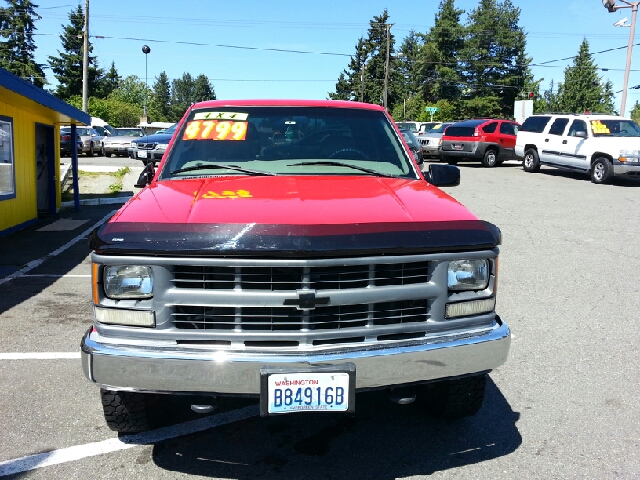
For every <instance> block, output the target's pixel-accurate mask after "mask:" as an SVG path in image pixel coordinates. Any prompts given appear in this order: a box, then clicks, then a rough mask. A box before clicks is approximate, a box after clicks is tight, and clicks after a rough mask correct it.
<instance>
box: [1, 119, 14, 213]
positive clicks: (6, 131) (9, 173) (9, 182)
mask: <svg viewBox="0 0 640 480" xmlns="http://www.w3.org/2000/svg"><path fill="white" fill-rule="evenodd" d="M14 165H15V162H14V158H13V120H12V119H11V118H9V117H3V116H0V200H6V199H8V198H15V197H16V176H15V172H14V168H15V167H14Z"/></svg>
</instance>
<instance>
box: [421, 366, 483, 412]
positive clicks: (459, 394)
mask: <svg viewBox="0 0 640 480" xmlns="http://www.w3.org/2000/svg"><path fill="white" fill-rule="evenodd" d="M486 385H487V376H486V375H485V374H483V375H474V376H471V377H464V378H458V379H455V380H443V381H440V382H435V383H429V384H426V385H423V386H422V387H421V391H420V393H421V396H424V400H425V404H426V408H427V412H428V413H429V414H431V415H432V416H434V417H437V418H442V419H445V420H457V419H460V418H464V417H470V416H472V415H475V414H476V413H478V411H479V410H480V408H481V407H482V402H483V401H484V394H485V390H486Z"/></svg>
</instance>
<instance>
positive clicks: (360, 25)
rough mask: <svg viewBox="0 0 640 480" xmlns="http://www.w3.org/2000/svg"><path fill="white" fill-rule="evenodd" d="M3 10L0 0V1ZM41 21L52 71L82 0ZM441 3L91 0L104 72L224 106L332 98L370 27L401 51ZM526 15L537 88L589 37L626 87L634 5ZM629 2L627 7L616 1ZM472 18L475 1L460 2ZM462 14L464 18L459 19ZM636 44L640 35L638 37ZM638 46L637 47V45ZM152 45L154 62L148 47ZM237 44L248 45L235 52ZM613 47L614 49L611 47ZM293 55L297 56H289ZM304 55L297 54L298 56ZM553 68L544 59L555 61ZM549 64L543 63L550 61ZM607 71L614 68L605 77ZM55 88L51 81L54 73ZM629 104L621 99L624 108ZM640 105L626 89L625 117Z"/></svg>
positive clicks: (522, 4)
mask: <svg viewBox="0 0 640 480" xmlns="http://www.w3.org/2000/svg"><path fill="white" fill-rule="evenodd" d="M2 3H4V2H3V1H2V0H0V4H2ZM34 3H35V4H37V5H38V8H37V9H36V11H37V12H38V13H39V14H40V15H41V16H42V19H41V20H38V21H37V22H36V28H37V32H36V33H37V35H36V36H35V37H34V39H35V42H36V45H37V47H38V48H37V50H36V61H38V62H39V63H45V64H46V63H47V59H48V57H49V56H55V55H57V53H58V51H59V50H61V49H62V46H61V42H60V38H59V36H60V34H61V33H62V30H63V25H68V23H69V13H70V12H71V11H72V10H74V9H75V8H76V7H77V6H78V5H81V6H82V7H83V8H84V4H85V1H84V0H34ZM439 3H440V1H439V0H413V1H407V0H403V1H399V0H342V1H339V0H317V1H307V0H298V1H293V0H286V1H285V0H188V1H186V0H154V1H150V0H127V1H124V0H90V7H89V34H90V36H91V42H92V44H93V47H94V50H93V53H94V54H95V55H96V56H97V57H98V61H99V64H100V66H101V67H103V68H105V69H106V68H108V67H109V66H110V65H111V62H115V66H116V69H117V70H118V73H119V74H120V75H121V76H123V77H124V76H128V75H137V76H138V77H139V78H140V79H141V80H143V81H146V82H148V85H149V86H151V85H153V83H154V81H155V78H156V77H157V76H158V75H159V74H160V72H162V71H164V72H166V74H167V75H168V77H169V79H174V78H180V77H181V76H182V74H183V73H185V72H188V73H190V74H191V75H192V76H197V75H199V74H204V75H207V77H209V79H210V80H211V83H212V84H213V86H214V89H215V92H216V96H217V98H219V99H252V98H301V99H325V98H328V92H332V91H334V89H335V84H336V81H337V79H338V76H339V75H340V72H341V71H342V70H343V69H345V68H346V66H347V65H348V62H349V57H350V56H351V55H353V54H354V52H355V45H356V43H357V41H358V39H359V38H360V37H365V38H366V37H367V29H368V27H369V21H370V20H372V19H373V17H374V16H376V15H380V14H381V13H382V12H383V11H384V9H387V11H388V13H389V17H390V18H389V22H390V23H392V24H393V26H392V29H391V31H392V33H393V34H394V35H395V37H396V45H397V46H398V47H399V46H400V44H401V42H402V40H403V39H404V38H405V37H406V36H407V35H408V34H409V32H410V31H412V30H413V31H415V32H418V33H427V32H428V31H429V29H430V28H431V27H432V26H433V24H434V18H435V14H436V12H437V10H438V5H439ZM512 3H513V5H515V6H516V7H519V8H520V9H521V14H520V26H521V27H523V29H524V31H525V32H526V33H527V54H528V55H529V56H530V57H531V58H532V64H533V65H534V66H532V71H533V74H534V77H535V79H544V80H543V81H542V83H541V87H542V88H541V90H545V89H547V88H548V86H549V84H550V82H551V81H552V80H553V81H554V82H555V83H556V84H557V82H562V81H563V79H564V69H565V68H566V67H567V66H569V65H571V62H572V59H571V58H569V57H573V56H575V55H576V54H577V53H578V48H579V46H580V43H581V42H582V40H583V39H585V38H586V39H587V40H588V41H589V45H590V50H591V52H592V53H594V57H593V58H594V61H595V63H596V65H597V66H598V67H599V68H600V69H603V70H601V71H600V72H599V74H600V75H601V76H602V78H603V80H605V81H606V80H611V82H612V83H613V87H614V91H615V92H620V91H621V90H622V87H623V80H624V70H625V65H626V54H627V43H628V41H629V34H630V31H631V30H630V28H624V27H616V26H614V25H613V24H614V23H615V22H617V21H619V20H622V19H623V18H625V17H627V18H628V19H629V22H627V23H630V20H631V9H621V10H619V11H617V12H615V13H609V12H608V11H607V10H606V9H605V8H604V7H603V5H602V0H535V1H534V0H512ZM617 3H618V4H621V0H617ZM456 6H457V8H460V9H463V10H465V11H466V12H470V11H471V10H473V9H474V8H476V7H477V6H478V0H456ZM465 20H466V14H464V15H463V22H464V21H465ZM637 38H640V34H639V35H638V36H637ZM634 43H636V42H635V41H634ZM638 43H639V45H637V46H636V47H635V49H634V50H633V62H632V65H631V72H630V77H629V87H634V86H636V85H639V84H640V59H638V56H639V55H640V40H638ZM144 45H148V46H149V47H150V48H151V52H150V53H149V54H148V55H146V58H145V54H144V53H143V52H142V47H143V46H144ZM239 47H240V48H239ZM610 49H614V50H612V51H609V52H604V53H596V52H602V51H604V50H610ZM281 50H289V51H281ZM291 50H293V51H297V52H304V53H295V52H291ZM547 62H548V63H547ZM543 63H544V65H542V64H543ZM604 69H606V70H604ZM46 73H47V80H48V81H49V82H51V83H52V84H53V85H55V78H54V77H53V74H52V73H51V71H50V70H47V71H46ZM620 101H621V96H620V94H619V93H618V94H617V96H616V106H617V108H619V107H620ZM636 101H640V89H633V88H629V90H628V94H627V102H626V112H627V113H628V112H629V111H630V110H631V108H632V107H633V105H634V104H635V103H636Z"/></svg>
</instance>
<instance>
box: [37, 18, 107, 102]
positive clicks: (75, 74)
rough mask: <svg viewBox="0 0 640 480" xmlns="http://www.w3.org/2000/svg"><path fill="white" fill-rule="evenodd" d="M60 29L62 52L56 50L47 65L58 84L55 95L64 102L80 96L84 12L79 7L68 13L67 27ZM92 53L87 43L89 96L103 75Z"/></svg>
mask: <svg viewBox="0 0 640 480" xmlns="http://www.w3.org/2000/svg"><path fill="white" fill-rule="evenodd" d="M62 28H63V33H62V35H60V41H61V42H62V49H63V51H62V52H61V51H60V50H58V56H55V57H54V56H50V57H49V65H50V66H51V70H52V71H53V74H54V76H55V77H56V80H58V83H59V85H58V87H57V88H56V91H55V94H56V96H57V97H59V98H61V99H63V100H66V99H68V98H70V97H71V96H73V95H82V54H83V48H82V44H83V38H84V12H83V11H82V7H81V6H80V5H78V7H77V8H76V9H75V10H72V11H71V12H70V13H69V25H67V26H65V25H62ZM92 51H93V47H92V46H91V42H89V85H88V90H89V96H93V95H94V94H96V93H97V91H98V88H97V84H98V81H99V79H100V78H101V77H102V75H103V72H102V70H100V69H99V68H98V62H97V61H96V57H95V56H92V55H91V52H92Z"/></svg>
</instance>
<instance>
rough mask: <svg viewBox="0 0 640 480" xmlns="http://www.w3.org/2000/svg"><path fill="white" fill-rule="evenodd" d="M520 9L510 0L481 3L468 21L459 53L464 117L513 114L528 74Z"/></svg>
mask: <svg viewBox="0 0 640 480" xmlns="http://www.w3.org/2000/svg"><path fill="white" fill-rule="evenodd" d="M519 18H520V9H519V8H516V7H514V6H513V4H512V3H511V0H503V1H502V2H498V1H497V0H480V3H479V5H478V7H477V8H476V9H475V10H473V11H472V12H471V13H470V15H469V18H468V20H467V28H466V31H467V35H466V39H465V46H464V48H463V51H462V52H461V57H462V60H463V78H464V81H465V83H466V91H465V94H466V95H465V96H466V98H465V99H464V100H463V103H462V107H463V114H465V115H467V116H477V115H488V116H494V115H501V116H512V115H513V102H514V100H516V99H518V98H519V96H520V93H521V92H522V91H523V89H524V87H525V82H526V78H527V75H529V67H528V65H529V63H530V59H529V58H528V57H527V56H526V54H525V47H526V36H525V34H524V31H523V30H522V28H521V27H519V26H518V21H519Z"/></svg>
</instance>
